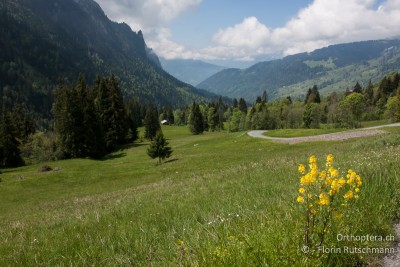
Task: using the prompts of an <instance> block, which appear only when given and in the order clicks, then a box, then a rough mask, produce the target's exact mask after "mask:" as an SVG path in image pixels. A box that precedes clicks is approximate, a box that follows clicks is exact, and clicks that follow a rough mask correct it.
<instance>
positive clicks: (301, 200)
mask: <svg viewBox="0 0 400 267" xmlns="http://www.w3.org/2000/svg"><path fill="white" fill-rule="evenodd" d="M296 200H297V202H299V203H304V198H303V197H302V196H298V197H297V199H296Z"/></svg>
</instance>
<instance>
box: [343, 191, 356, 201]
mask: <svg viewBox="0 0 400 267" xmlns="http://www.w3.org/2000/svg"><path fill="white" fill-rule="evenodd" d="M353 196H354V194H353V191H351V190H349V191H348V192H347V193H346V194H345V195H344V196H343V197H344V199H352V198H353Z"/></svg>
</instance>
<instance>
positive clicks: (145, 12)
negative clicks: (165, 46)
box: [97, 0, 202, 30]
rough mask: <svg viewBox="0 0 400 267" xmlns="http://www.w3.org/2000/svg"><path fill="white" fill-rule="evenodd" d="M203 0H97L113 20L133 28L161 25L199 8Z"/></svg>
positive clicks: (143, 28)
mask: <svg viewBox="0 0 400 267" xmlns="http://www.w3.org/2000/svg"><path fill="white" fill-rule="evenodd" d="M201 1H202V0H145V1H144V0H114V1H110V0H97V2H98V3H99V4H100V6H101V7H102V8H103V9H104V10H105V12H106V14H107V15H108V16H109V17H110V18H111V19H113V20H116V21H120V22H126V23H128V24H129V25H130V26H131V27H132V28H133V30H137V29H142V30H145V29H149V28H150V29H151V28H154V27H160V26H162V25H163V24H165V23H168V22H170V21H171V20H173V19H175V18H176V17H178V16H179V15H180V14H182V13H184V12H186V11H188V10H190V9H194V8H197V7H198V6H199V5H200V3H201Z"/></svg>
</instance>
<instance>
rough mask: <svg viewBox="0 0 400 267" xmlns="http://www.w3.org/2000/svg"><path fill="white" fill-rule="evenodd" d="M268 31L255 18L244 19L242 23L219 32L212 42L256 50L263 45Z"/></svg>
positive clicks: (268, 33)
mask: <svg viewBox="0 0 400 267" xmlns="http://www.w3.org/2000/svg"><path fill="white" fill-rule="evenodd" d="M269 35H270V30H269V29H268V27H266V26H265V25H264V24H262V23H260V22H259V21H258V20H257V18H256V17H249V18H245V19H244V20H243V22H242V23H240V24H236V25H235V26H233V27H230V28H227V29H224V30H219V31H218V32H217V33H216V34H215V35H214V37H213V40H214V41H215V42H217V43H218V44H220V45H223V46H227V47H237V48H247V49H257V48H259V47H260V46H262V45H263V43H265V42H266V41H267V40H268V38H269Z"/></svg>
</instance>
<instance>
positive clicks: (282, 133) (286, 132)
mask: <svg viewBox="0 0 400 267" xmlns="http://www.w3.org/2000/svg"><path fill="white" fill-rule="evenodd" d="M343 131H346V129H342V128H339V129H335V128H332V129H330V128H327V129H278V130H271V131H267V132H266V133H264V135H266V136H270V137H283V138H290V137H304V136H313V135H320V134H330V133H337V132H343Z"/></svg>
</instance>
